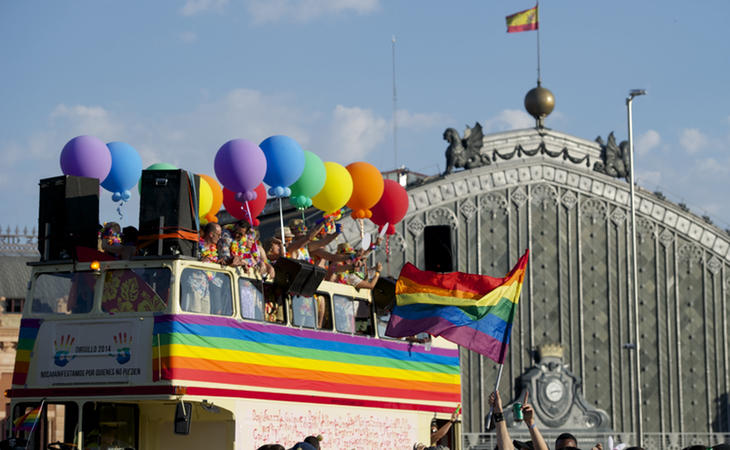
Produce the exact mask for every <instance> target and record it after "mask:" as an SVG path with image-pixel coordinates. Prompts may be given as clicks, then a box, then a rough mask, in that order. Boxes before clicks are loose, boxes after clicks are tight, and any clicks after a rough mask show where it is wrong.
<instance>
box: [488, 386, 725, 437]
mask: <svg viewBox="0 0 730 450" xmlns="http://www.w3.org/2000/svg"><path fill="white" fill-rule="evenodd" d="M489 405H490V407H491V408H492V420H493V423H494V427H495V431H496V434H497V447H496V449H495V450H513V449H530V450H548V446H547V444H546V443H545V439H544V438H543V436H542V433H540V430H539V429H538V427H537V423H536V422H535V411H534V410H533V409H532V406H530V404H529V403H527V402H526V401H525V402H524V403H523V405H522V415H523V421H524V423H525V425H526V426H527V429H528V430H529V432H530V440H529V441H527V442H522V441H517V440H512V438H511V437H510V434H509V431H508V430H507V424H506V422H505V420H504V413H503V411H502V399H501V398H500V396H499V392H492V394H490V396H489ZM553 448H554V450H580V448H579V447H578V439H577V438H576V437H575V436H574V435H573V434H571V433H562V434H560V435H559V436H558V437H557V439H555V447H553ZM616 448H619V447H616ZM620 448H621V449H622V450H644V448H642V447H636V446H627V445H625V444H621V445H620ZM591 450H603V445H602V444H600V443H597V444H595V445H592V446H591ZM607 450H614V449H607ZM682 450H730V445H728V444H717V445H714V446H705V445H691V446H689V447H685V448H683V449H682Z"/></svg>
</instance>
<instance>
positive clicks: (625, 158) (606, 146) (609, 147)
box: [593, 131, 631, 178]
mask: <svg viewBox="0 0 730 450" xmlns="http://www.w3.org/2000/svg"><path fill="white" fill-rule="evenodd" d="M596 142H598V145H600V146H601V160H600V161H597V162H596V163H595V164H594V165H593V170H595V171H596V172H601V173H604V174H606V175H608V176H611V177H615V178H626V177H628V176H629V174H630V167H631V161H630V160H629V143H628V141H621V143H620V144H618V145H616V137H615V136H614V135H613V131H612V132H611V133H609V135H608V142H606V143H604V142H603V139H602V138H601V136H598V137H597V138H596Z"/></svg>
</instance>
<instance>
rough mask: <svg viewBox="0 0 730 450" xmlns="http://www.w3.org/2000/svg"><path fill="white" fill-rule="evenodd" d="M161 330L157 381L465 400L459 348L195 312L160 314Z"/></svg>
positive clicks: (157, 337) (421, 399) (427, 400)
mask: <svg viewBox="0 0 730 450" xmlns="http://www.w3.org/2000/svg"><path fill="white" fill-rule="evenodd" d="M154 334H155V336H154V337H153V346H154V347H155V351H154V355H155V357H154V358H155V360H154V361H153V367H154V368H157V367H161V369H160V370H159V374H158V370H153V373H154V375H153V379H155V381H157V378H162V379H167V380H189V381H200V382H215V383H224V384H232V385H240V386H251V387H258V388H264V389H266V388H273V389H287V390H296V391H298V392H302V391H307V392H312V393H319V394H320V395H337V396H359V397H362V396H366V397H379V398H384V399H388V400H394V399H398V400H401V401H416V402H419V403H421V402H424V403H433V402H442V403H443V402H447V403H458V402H459V401H460V397H461V387H460V375H459V356H458V355H459V353H458V350H455V349H453V350H451V349H439V348H432V349H430V350H429V351H426V350H425V349H424V348H423V347H422V346H414V345H410V344H409V343H407V342H401V341H389V340H381V339H375V338H370V337H363V336H351V335H344V334H338V333H331V332H323V331H315V330H301V329H296V328H289V327H284V326H277V325H271V324H262V323H252V322H241V321H237V320H234V319H229V318H222V317H210V316H194V315H164V316H157V317H155V327H154ZM158 342H159V346H158ZM158 354H159V355H161V358H160V359H159V360H158V359H157V357H156V355H158ZM158 365H159V366H158ZM160 375H161V376H160Z"/></svg>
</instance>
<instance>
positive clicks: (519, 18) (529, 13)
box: [507, 5, 539, 33]
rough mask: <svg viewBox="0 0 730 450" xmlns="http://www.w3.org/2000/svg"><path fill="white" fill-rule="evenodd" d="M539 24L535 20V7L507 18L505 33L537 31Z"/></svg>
mask: <svg viewBox="0 0 730 450" xmlns="http://www.w3.org/2000/svg"><path fill="white" fill-rule="evenodd" d="M538 28H539V22H538V19H537V5H535V7H534V8H530V9H526V10H524V11H520V12H518V13H514V14H512V15H511V16H507V33H517V32H518V31H530V30H537V29H538Z"/></svg>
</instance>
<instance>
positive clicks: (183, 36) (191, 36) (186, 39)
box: [177, 31, 198, 44]
mask: <svg viewBox="0 0 730 450" xmlns="http://www.w3.org/2000/svg"><path fill="white" fill-rule="evenodd" d="M177 37H178V39H180V42H183V43H185V44H192V43H193V42H197V41H198V35H197V33H194V32H192V31H183V32H182V33H180V34H178V36H177Z"/></svg>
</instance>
